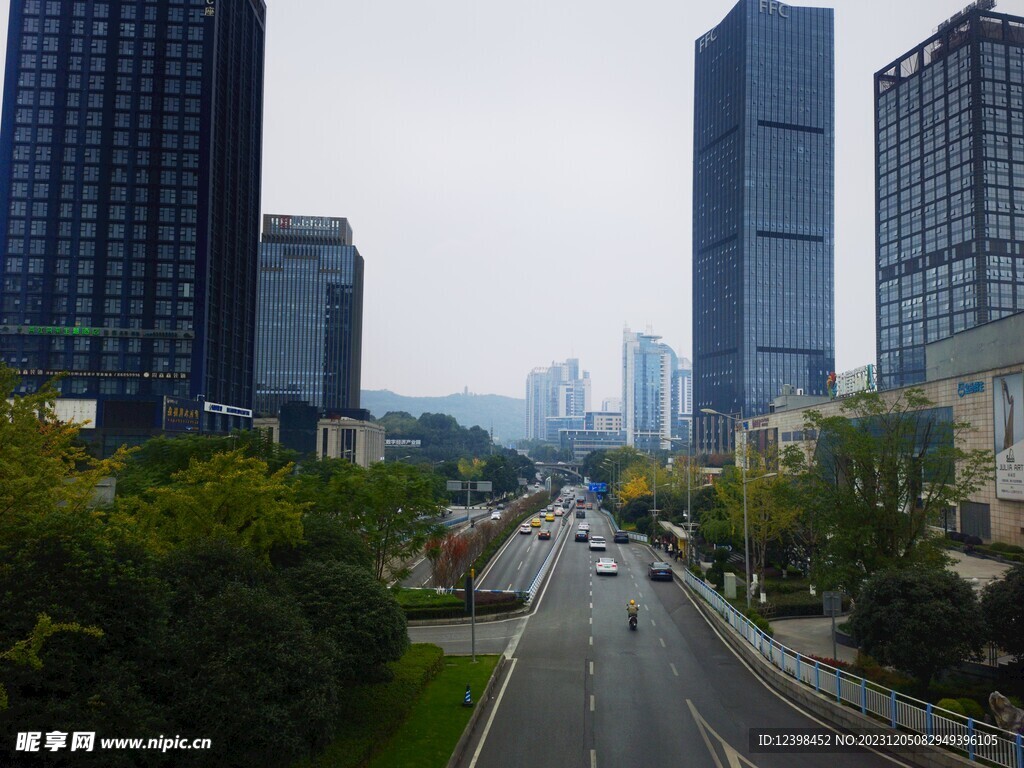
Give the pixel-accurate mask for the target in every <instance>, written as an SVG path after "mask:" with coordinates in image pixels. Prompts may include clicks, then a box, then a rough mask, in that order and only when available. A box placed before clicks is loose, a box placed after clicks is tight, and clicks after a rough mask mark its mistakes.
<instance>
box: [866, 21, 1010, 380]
mask: <svg viewBox="0 0 1024 768" xmlns="http://www.w3.org/2000/svg"><path fill="white" fill-rule="evenodd" d="M978 5H980V6H981V7H973V8H971V9H970V10H968V11H966V12H963V13H960V14H957V16H955V17H953V18H952V19H950V20H949V21H948V22H946V23H944V24H942V25H941V26H940V27H939V30H938V32H937V33H936V34H934V35H932V36H931V37H929V38H928V39H927V40H925V41H924V42H923V43H921V44H920V45H918V46H917V47H915V48H914V49H913V50H911V51H909V52H908V53H906V54H904V55H903V56H901V57H900V58H898V59H897V60H896V61H894V62H892V63H891V64H890V65H888V66H886V67H884V68H883V69H882V70H880V71H879V72H877V73H876V74H875V162H876V195H877V198H876V217H877V233H878V234H877V242H876V280H877V318H876V323H877V337H876V341H877V345H878V386H879V388H880V389H892V388H896V387H902V386H907V385H910V384H916V383H920V382H923V381H924V380H925V356H924V348H925V344H928V343H930V342H933V341H938V340H940V339H944V338H947V337H948V336H951V335H952V334H954V333H957V332H959V331H963V330H965V329H967V328H972V327H974V326H976V325H980V324H982V323H987V322H989V321H990V320H997V319H999V318H1001V317H1005V316H1006V315H1010V314H1013V313H1015V312H1019V311H1021V310H1024V202H1022V201H1024V18H1022V17H1019V16H1008V15H1005V14H999V13H992V12H991V11H989V10H986V9H985V7H986V6H988V7H991V5H992V3H987V4H986V3H979V4H978Z"/></svg>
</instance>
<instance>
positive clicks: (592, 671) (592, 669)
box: [590, 662, 594, 674]
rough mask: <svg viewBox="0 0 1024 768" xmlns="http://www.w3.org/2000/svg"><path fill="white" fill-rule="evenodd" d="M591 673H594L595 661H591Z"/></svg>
mask: <svg viewBox="0 0 1024 768" xmlns="http://www.w3.org/2000/svg"><path fill="white" fill-rule="evenodd" d="M590 674H594V662H590Z"/></svg>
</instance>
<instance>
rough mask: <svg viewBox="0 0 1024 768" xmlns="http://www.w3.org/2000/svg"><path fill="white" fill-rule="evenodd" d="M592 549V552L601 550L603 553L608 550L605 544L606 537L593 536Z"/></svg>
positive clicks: (591, 538)
mask: <svg viewBox="0 0 1024 768" xmlns="http://www.w3.org/2000/svg"><path fill="white" fill-rule="evenodd" d="M590 549H591V550H595V549H600V550H601V551H602V552H603V551H604V550H606V549H608V547H607V545H606V544H605V543H604V536H591V537H590Z"/></svg>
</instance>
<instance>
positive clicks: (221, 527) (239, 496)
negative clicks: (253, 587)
mask: <svg viewBox="0 0 1024 768" xmlns="http://www.w3.org/2000/svg"><path fill="white" fill-rule="evenodd" d="M290 473H291V467H290V466H287V465H286V466H284V467H282V468H281V469H279V470H277V471H276V472H269V471H268V467H267V465H266V463H265V462H263V461H261V460H260V459H253V458H246V457H245V456H243V455H242V452H241V451H240V450H239V451H231V452H229V453H215V454H213V455H212V456H211V457H210V458H209V459H207V460H197V459H195V458H193V459H191V460H190V461H189V465H188V468H187V469H184V470H181V471H180V472H176V473H174V474H173V475H172V476H171V479H172V484H171V485H168V486H162V487H157V488H154V489H153V490H152V491H151V492H150V493H148V494H146V496H145V497H143V498H139V497H132V498H128V499H123V500H122V501H121V504H120V508H121V511H122V514H123V515H124V516H126V517H127V518H128V519H129V520H131V519H134V520H135V521H136V522H137V524H138V526H139V528H140V529H141V530H142V531H144V532H145V533H146V534H147V535H148V536H149V537H150V540H151V541H152V542H153V544H154V546H156V547H157V548H158V549H160V548H166V547H168V546H177V545H180V544H182V543H185V542H194V541H199V540H202V539H216V538H222V537H223V538H226V539H228V540H230V541H234V542H237V543H239V544H242V545H244V546H246V547H248V548H250V549H251V550H252V551H253V552H255V553H257V555H259V556H260V557H261V558H264V559H267V558H269V553H270V550H271V548H272V547H275V546H281V545H296V544H298V543H299V541H301V538H302V510H303V507H302V505H301V504H299V503H298V502H296V501H295V499H294V496H293V491H292V488H291V487H290V486H289V485H288V483H287V478H288V476H289V475H290Z"/></svg>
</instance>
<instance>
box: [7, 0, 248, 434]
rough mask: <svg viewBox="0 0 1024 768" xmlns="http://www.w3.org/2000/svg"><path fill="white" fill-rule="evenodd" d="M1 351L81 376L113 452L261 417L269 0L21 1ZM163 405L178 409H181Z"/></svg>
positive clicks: (12, 359) (15, 363)
mask: <svg viewBox="0 0 1024 768" xmlns="http://www.w3.org/2000/svg"><path fill="white" fill-rule="evenodd" d="M10 9H11V11H10V31H9V36H8V43H7V70H6V76H5V84H4V99H3V119H2V125H0V249H2V253H0V274H2V278H3V279H2V281H0V360H2V361H3V362H4V363H6V364H7V365H8V366H11V367H12V368H14V369H16V370H17V371H19V372H20V373H21V376H22V388H23V391H29V390H34V389H36V388H38V387H39V386H40V385H41V384H42V382H43V381H45V380H46V379H48V378H49V377H50V376H52V375H53V374H56V373H61V372H67V375H66V377H65V378H64V379H63V381H61V382H60V384H59V387H60V391H61V395H62V397H65V398H78V399H81V400H87V401H90V402H91V403H92V404H93V408H94V411H95V414H96V423H97V425H98V427H99V429H98V430H96V431H95V432H94V433H93V435H94V437H95V438H97V439H99V441H100V443H101V449H102V450H103V451H104V452H107V451H109V450H110V449H111V448H112V447H113V446H114V445H116V444H119V443H121V442H137V441H141V440H142V439H144V438H145V437H146V436H147V435H148V434H150V433H152V432H154V431H158V430H160V429H161V428H165V427H167V425H168V422H167V414H168V413H169V412H171V411H173V412H174V414H175V419H177V421H178V422H179V423H180V419H178V415H180V413H189V414H192V415H194V418H192V416H189V418H187V419H186V420H185V421H186V422H188V424H189V428H192V427H195V428H202V429H206V430H216V431H223V430H227V429H230V428H233V427H236V426H239V427H240V426H247V425H248V423H249V418H247V417H251V411H249V410H248V409H250V408H251V406H252V381H253V342H254V332H255V319H256V278H257V271H256V263H257V254H258V242H259V212H260V167H261V151H262V125H263V54H264V19H265V15H266V8H265V5H264V3H263V2H262V0H218V2H217V3H215V4H214V3H210V2H206V1H204V0H160V2H156V1H155V0H116V1H115V2H71V1H70V0H66V1H61V2H57V1H56V0H11V5H10ZM166 397H170V398H175V400H174V402H176V403H178V405H177V406H176V407H175V408H173V409H168V408H167V403H166V401H165V398H166Z"/></svg>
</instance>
